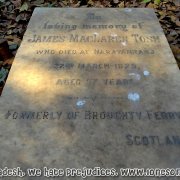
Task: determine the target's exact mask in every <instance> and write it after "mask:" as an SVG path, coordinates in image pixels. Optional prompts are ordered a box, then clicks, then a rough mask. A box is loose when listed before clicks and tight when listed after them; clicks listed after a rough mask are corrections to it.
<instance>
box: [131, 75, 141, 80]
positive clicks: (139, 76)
mask: <svg viewBox="0 0 180 180" xmlns="http://www.w3.org/2000/svg"><path fill="white" fill-rule="evenodd" d="M129 76H133V77H134V78H135V79H136V80H141V75H140V74H138V73H129Z"/></svg>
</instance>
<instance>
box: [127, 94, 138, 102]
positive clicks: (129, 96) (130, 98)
mask: <svg viewBox="0 0 180 180" xmlns="http://www.w3.org/2000/svg"><path fill="white" fill-rule="evenodd" d="M128 99H129V100H130V101H134V102H135V101H139V100H140V95H139V94H138V93H136V92H134V93H129V94H128Z"/></svg>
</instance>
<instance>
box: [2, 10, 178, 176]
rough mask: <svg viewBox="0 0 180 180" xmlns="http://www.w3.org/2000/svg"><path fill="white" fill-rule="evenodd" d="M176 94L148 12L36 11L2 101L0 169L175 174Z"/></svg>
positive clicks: (169, 58)
mask: <svg viewBox="0 0 180 180" xmlns="http://www.w3.org/2000/svg"><path fill="white" fill-rule="evenodd" d="M179 92H180V74H179V69H178V67H177V64H176V62H175V59H174V57H173V55H172V52H171V50H170V48H169V45H168V43H167V40H166V38H165V36H164V34H163V31H162V29H161V28H160V25H159V23H158V20H157V18H156V16H155V14H154V12H153V10H151V9H96V8H94V9H86V8H82V9H71V8H68V9H59V8H36V9H35V11H34V13H33V16H32V18H31V20H30V23H29V25H28V28H27V31H26V33H25V36H24V39H23V42H22V44H21V47H20V48H19V50H18V53H17V55H16V58H15V61H14V63H13V66H12V68H11V71H10V74H9V77H8V80H7V83H6V86H5V88H4V90H3V93H2V96H1V98H0V107H1V108H0V161H1V166H2V167H5V166H7V167H18V166H19V167H21V168H22V169H23V170H26V169H27V168H30V167H36V168H42V167H44V166H47V167H49V168H63V169H65V168H73V167H74V168H83V167H91V168H93V167H101V168H115V169H116V170H117V172H119V168H122V167H123V168H125V167H130V168H133V167H140V168H167V167H171V168H176V167H180V158H179V153H180V108H179V107H180V93H179ZM24 178H27V179H28V178H29V177H24ZM41 178H42V179H44V177H38V179H41ZM64 179H69V177H64ZM70 179H71V178H70ZM73 179H80V177H77V176H76V177H74V178H73ZM91 179H97V177H92V178H91ZM98 179H104V177H100V178H98ZM108 179H114V178H113V177H108ZM115 179H116V178H115ZM129 179H131V178H129Z"/></svg>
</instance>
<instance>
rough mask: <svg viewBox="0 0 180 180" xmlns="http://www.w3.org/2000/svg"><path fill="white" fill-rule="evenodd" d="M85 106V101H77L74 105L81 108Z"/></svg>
mask: <svg viewBox="0 0 180 180" xmlns="http://www.w3.org/2000/svg"><path fill="white" fill-rule="evenodd" d="M85 104H86V101H85V100H78V101H77V103H76V105H77V106H78V107H82V106H84V105H85Z"/></svg>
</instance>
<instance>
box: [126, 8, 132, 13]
mask: <svg viewBox="0 0 180 180" xmlns="http://www.w3.org/2000/svg"><path fill="white" fill-rule="evenodd" d="M124 11H125V12H131V11H132V9H130V8H125V9H124Z"/></svg>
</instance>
